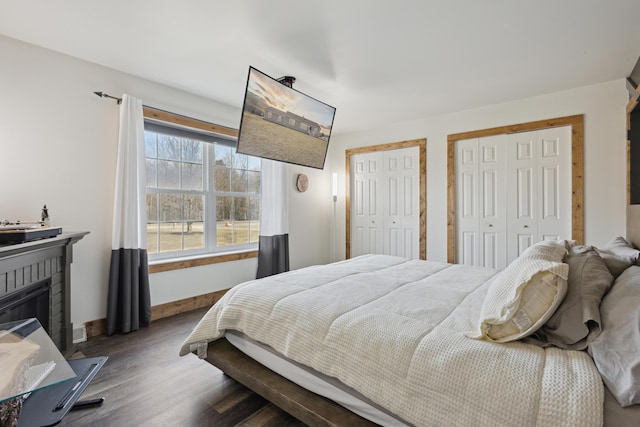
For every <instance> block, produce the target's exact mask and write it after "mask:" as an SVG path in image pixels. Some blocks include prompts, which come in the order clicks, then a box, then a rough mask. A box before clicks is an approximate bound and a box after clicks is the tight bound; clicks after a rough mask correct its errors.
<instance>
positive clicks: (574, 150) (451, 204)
mask: <svg viewBox="0 0 640 427" xmlns="http://www.w3.org/2000/svg"><path fill="white" fill-rule="evenodd" d="M559 126H571V238H572V239H573V240H576V241H577V242H578V243H580V244H582V243H583V241H584V210H583V209H584V208H583V206H584V115H583V114H579V115H575V116H567V117H558V118H554V119H547V120H538V121H535V122H528V123H519V124H516V125H508V126H500V127H495V128H489V129H481V130H476V131H471V132H462V133H455V134H451V135H448V136H447V211H448V213H447V262H450V263H453V262H455V257H456V252H455V250H456V246H455V238H456V212H455V208H456V177H455V144H456V141H460V140H463V139H471V138H480V137H484V136H493V135H502V134H509V133H518V132H526V131H532V130H541V129H548V128H554V127H559Z"/></svg>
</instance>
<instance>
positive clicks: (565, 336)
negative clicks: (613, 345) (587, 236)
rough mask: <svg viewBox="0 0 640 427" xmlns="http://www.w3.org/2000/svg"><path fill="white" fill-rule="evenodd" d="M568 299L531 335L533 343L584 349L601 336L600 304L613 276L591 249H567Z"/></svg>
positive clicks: (594, 250)
mask: <svg viewBox="0 0 640 427" xmlns="http://www.w3.org/2000/svg"><path fill="white" fill-rule="evenodd" d="M565 262H566V263H567V264H568V265H569V277H568V280H567V282H568V290H567V296H566V297H565V299H564V300H563V301H562V303H561V304H560V306H559V307H558V309H557V310H556V311H555V313H554V314H553V315H552V316H551V317H550V318H549V320H547V322H546V323H545V324H544V325H543V326H542V327H541V328H540V329H538V331H536V333H535V334H534V336H533V339H535V340H537V341H538V342H537V343H536V344H542V345H545V344H551V345H554V346H556V347H560V348H565V349H570V350H584V349H586V348H587V345H588V344H589V342H591V341H592V340H593V339H594V338H595V337H597V336H598V334H599V333H600V309H599V307H600V301H601V300H602V297H603V296H604V294H605V293H606V292H607V290H608V289H609V288H610V287H611V283H612V282H613V276H612V275H611V273H610V272H609V269H608V268H607V266H606V265H605V263H604V261H603V260H602V258H601V257H600V255H598V252H597V251H596V249H595V248H594V247H592V246H573V247H570V248H569V253H568V255H567V258H566V261H565Z"/></svg>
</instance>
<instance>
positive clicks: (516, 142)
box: [506, 132, 539, 262]
mask: <svg viewBox="0 0 640 427" xmlns="http://www.w3.org/2000/svg"><path fill="white" fill-rule="evenodd" d="M537 142H538V141H537V132H522V133H515V134H509V135H508V141H507V159H508V160H507V161H508V163H509V167H508V170H507V194H508V195H509V199H510V202H509V203H508V204H507V205H506V209H507V218H508V223H509V226H508V231H507V234H508V237H507V260H508V261H509V262H511V261H512V260H514V259H516V258H517V257H518V255H520V254H521V253H522V252H523V251H524V250H525V249H527V248H528V247H529V246H531V245H533V244H534V243H536V242H537V241H538V227H537V223H538V222H537V214H538V204H539V199H538V196H539V192H538V178H539V177H538V175H539V174H538V167H537V162H538V157H539V156H538V155H537V152H538V150H537V146H538V143H537Z"/></svg>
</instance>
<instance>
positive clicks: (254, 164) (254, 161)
mask: <svg viewBox="0 0 640 427" xmlns="http://www.w3.org/2000/svg"><path fill="white" fill-rule="evenodd" d="M247 160H248V165H247V169H249V170H252V171H259V170H261V169H262V160H261V159H260V157H252V156H247Z"/></svg>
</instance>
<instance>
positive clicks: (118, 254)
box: [107, 249, 151, 335]
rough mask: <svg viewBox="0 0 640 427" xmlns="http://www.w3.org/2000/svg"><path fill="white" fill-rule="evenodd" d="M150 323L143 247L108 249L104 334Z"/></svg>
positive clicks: (147, 273) (147, 275) (147, 272)
mask: <svg viewBox="0 0 640 427" xmlns="http://www.w3.org/2000/svg"><path fill="white" fill-rule="evenodd" d="M150 323H151V295H150V292H149V269H148V262H147V251H146V249H116V250H112V251H111V269H110V271H109V297H108V301H107V335H112V334H113V333H115V332H122V333H127V332H131V331H135V330H137V329H139V328H140V327H141V326H148V325H149V324H150Z"/></svg>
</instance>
